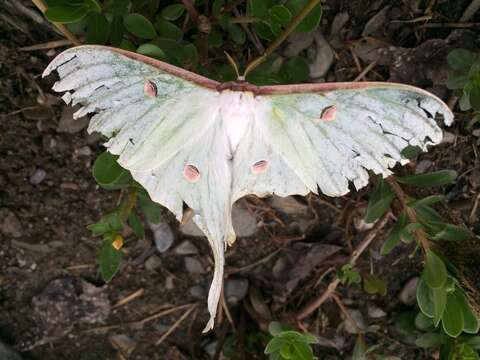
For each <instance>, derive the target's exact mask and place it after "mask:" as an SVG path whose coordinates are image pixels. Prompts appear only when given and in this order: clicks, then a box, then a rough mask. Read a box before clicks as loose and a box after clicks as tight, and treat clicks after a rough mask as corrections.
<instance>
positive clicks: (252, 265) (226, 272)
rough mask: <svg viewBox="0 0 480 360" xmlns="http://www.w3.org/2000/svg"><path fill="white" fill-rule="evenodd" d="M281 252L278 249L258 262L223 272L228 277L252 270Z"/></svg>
mask: <svg viewBox="0 0 480 360" xmlns="http://www.w3.org/2000/svg"><path fill="white" fill-rule="evenodd" d="M281 250H282V248H279V249H277V250H275V251H273V252H272V253H270V254H268V255H267V256H265V257H263V258H261V259H260V260H257V261H255V262H254V263H251V264H248V265H245V266H242V267H239V268H232V269H227V270H226V271H225V274H226V275H227V276H229V275H232V274H236V273H239V272H242V271H245V270H249V269H251V268H254V267H256V266H258V265H261V264H263V263H266V262H267V261H269V260H270V259H271V258H272V257H274V256H275V255H276V254H278V253H279V252H280V251H281Z"/></svg>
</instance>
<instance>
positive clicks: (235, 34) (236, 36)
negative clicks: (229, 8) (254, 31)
mask: <svg viewBox="0 0 480 360" xmlns="http://www.w3.org/2000/svg"><path fill="white" fill-rule="evenodd" d="M227 30H228V33H229V35H230V38H231V39H232V40H233V42H234V43H235V44H237V45H242V44H244V43H245V40H246V39H247V37H246V34H245V31H243V29H242V27H241V26H240V25H238V24H229V26H228V28H227Z"/></svg>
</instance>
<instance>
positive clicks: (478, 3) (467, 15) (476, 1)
mask: <svg viewBox="0 0 480 360" xmlns="http://www.w3.org/2000/svg"><path fill="white" fill-rule="evenodd" d="M478 9H480V0H473V1H472V2H471V3H470V5H468V7H467V8H466V9H465V11H464V12H463V15H462V17H461V18H460V20H459V21H460V22H466V21H468V20H470V19H471V18H472V17H473V15H475V13H476V12H477V11H478Z"/></svg>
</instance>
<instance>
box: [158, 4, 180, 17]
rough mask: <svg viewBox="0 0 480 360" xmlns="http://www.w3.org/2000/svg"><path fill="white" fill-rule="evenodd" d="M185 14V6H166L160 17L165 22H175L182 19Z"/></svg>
mask: <svg viewBox="0 0 480 360" xmlns="http://www.w3.org/2000/svg"><path fill="white" fill-rule="evenodd" d="M184 12H185V6H183V4H173V5H168V6H165V7H164V8H163V9H162V12H161V13H160V16H161V17H162V19H164V20H168V21H175V20H177V19H179V18H180V16H182V15H183V13H184Z"/></svg>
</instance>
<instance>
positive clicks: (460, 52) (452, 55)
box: [447, 49, 477, 72]
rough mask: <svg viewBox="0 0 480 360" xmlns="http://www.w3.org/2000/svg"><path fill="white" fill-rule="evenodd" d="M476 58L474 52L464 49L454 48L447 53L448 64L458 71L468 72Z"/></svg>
mask: <svg viewBox="0 0 480 360" xmlns="http://www.w3.org/2000/svg"><path fill="white" fill-rule="evenodd" d="M476 58H477V56H476V54H475V53H473V52H471V51H469V50H466V49H455V50H452V51H450V52H449V53H448V55H447V61H448V65H450V67H451V68H452V69H453V70H457V71H460V72H468V70H470V67H471V66H472V65H473V63H474V62H475V60H476Z"/></svg>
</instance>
